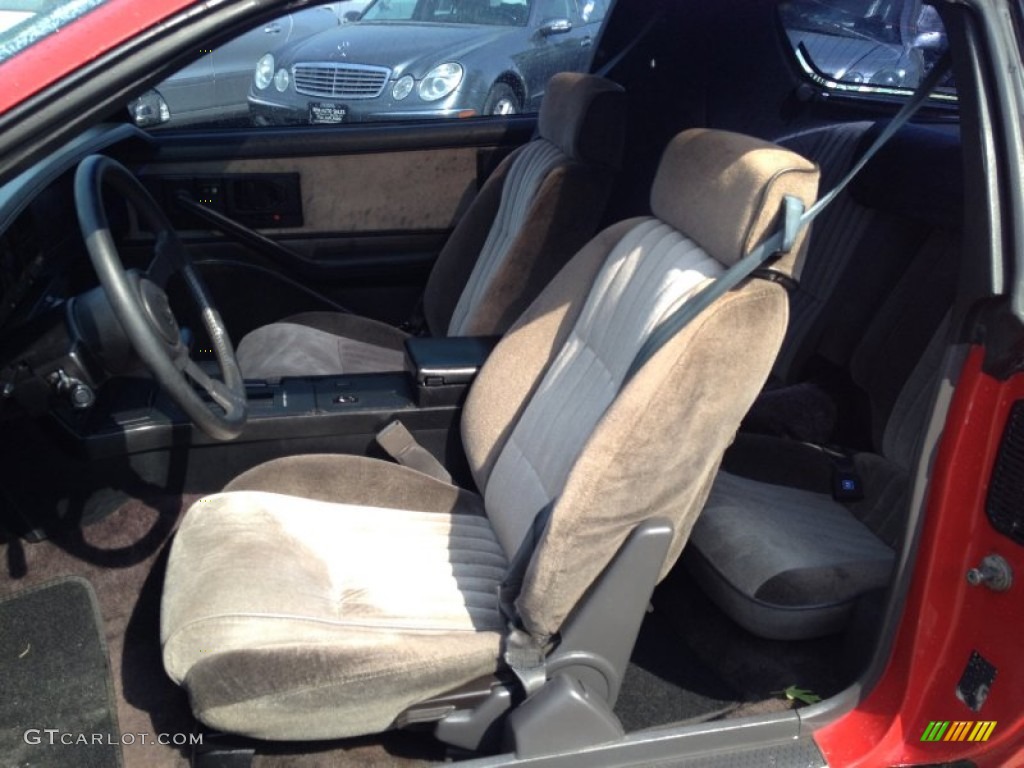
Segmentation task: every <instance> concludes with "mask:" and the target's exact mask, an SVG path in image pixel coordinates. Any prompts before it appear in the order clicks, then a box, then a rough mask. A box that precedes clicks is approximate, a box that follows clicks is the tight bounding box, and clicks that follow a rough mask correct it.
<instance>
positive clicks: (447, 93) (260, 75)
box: [129, 0, 608, 130]
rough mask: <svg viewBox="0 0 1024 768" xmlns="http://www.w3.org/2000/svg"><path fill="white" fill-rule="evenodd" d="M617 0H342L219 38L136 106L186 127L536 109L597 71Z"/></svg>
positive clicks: (160, 122) (136, 114)
mask: <svg viewBox="0 0 1024 768" xmlns="http://www.w3.org/2000/svg"><path fill="white" fill-rule="evenodd" d="M607 4H608V0H583V2H582V3H581V4H580V5H579V6H578V5H577V0H337V1H336V2H331V3H326V4H323V5H320V6H316V7H311V8H305V9H303V10H300V11H296V12H294V13H290V14H288V15H286V16H283V17H281V18H279V19H276V20H274V21H272V22H269V23H266V24H263V25H260V26H259V27H257V28H256V29H253V30H250V31H249V32H246V33H245V34H243V35H241V36H239V37H237V38H235V39H234V40H232V41H231V42H229V43H227V44H225V45H221V46H217V47H211V48H200V51H199V54H200V55H199V56H198V58H197V59H196V60H195V61H194V62H193V63H192V64H190V65H189V66H188V67H185V68H184V69H183V70H181V71H179V72H177V73H175V74H174V75H172V76H171V77H169V78H167V79H166V80H164V81H163V82H161V83H159V84H158V85H157V86H156V87H155V88H154V89H152V90H150V91H148V92H146V93H145V94H143V95H142V96H141V97H139V98H138V99H136V100H135V101H133V102H132V103H131V104H130V105H129V111H130V113H131V115H132V117H133V119H134V120H135V122H136V123H137V124H138V125H140V126H143V127H150V128H156V129H160V130H165V129H174V128H192V127H203V128H216V127H224V128H228V127H251V126H257V127H260V126H277V125H338V124H347V123H375V122H394V121H424V120H436V119H450V120H461V119H467V118H479V117H487V116H489V115H510V114H515V113H519V112H535V111H537V109H539V106H540V99H541V98H542V96H543V93H544V88H545V86H546V84H547V81H548V80H549V79H550V78H551V77H552V76H553V75H555V74H557V73H558V72H561V71H586V70H588V69H589V68H590V59H591V56H592V55H593V51H594V50H596V48H597V46H596V45H593V44H592V42H593V41H592V40H591V39H590V38H592V37H593V35H594V33H595V27H592V26H588V25H589V24H590V23H592V22H598V21H600V20H601V18H603V16H604V14H605V12H606V6H607Z"/></svg>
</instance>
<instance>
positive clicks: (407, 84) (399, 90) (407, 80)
mask: <svg viewBox="0 0 1024 768" xmlns="http://www.w3.org/2000/svg"><path fill="white" fill-rule="evenodd" d="M415 84H416V81H415V80H413V79H412V75H403V76H402V77H400V78H398V80H397V81H396V82H395V87H394V88H392V89H391V98H393V99H394V100H395V101H401V100H402V99H404V98H405V97H406V96H408V95H409V94H410V93H412V87H413V85H415Z"/></svg>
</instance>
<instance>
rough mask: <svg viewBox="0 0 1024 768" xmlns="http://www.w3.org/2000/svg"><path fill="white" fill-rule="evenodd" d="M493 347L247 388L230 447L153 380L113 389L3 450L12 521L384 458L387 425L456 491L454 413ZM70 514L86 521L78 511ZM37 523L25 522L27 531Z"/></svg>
mask: <svg viewBox="0 0 1024 768" xmlns="http://www.w3.org/2000/svg"><path fill="white" fill-rule="evenodd" d="M496 342H497V339H496V338H452V339H443V338H442V339H426V338H411V339H409V340H408V341H407V354H406V370H404V371H395V372H387V373H369V374H345V375H340V376H320V377H303V376H298V377H286V378H282V379H277V380H250V381H246V395H247V398H248V412H249V415H248V421H247V423H246V426H245V429H244V431H243V432H242V434H241V435H240V436H239V437H238V438H236V439H235V440H232V441H230V442H219V441H216V440H213V439H211V438H210V437H208V436H207V435H205V434H204V433H202V432H201V431H200V430H199V429H197V428H196V427H195V426H194V425H193V424H192V423H191V421H190V420H189V419H188V418H187V417H186V416H185V414H184V412H182V411H181V409H179V408H178V407H177V405H176V404H175V403H174V402H172V401H171V400H170V398H168V397H167V395H166V393H165V392H163V391H162V390H161V389H160V388H159V387H158V386H157V385H156V384H155V382H154V381H153V380H152V379H150V378H148V377H141V376H140V377H138V378H129V377H124V378H120V379H115V380H111V381H109V382H107V383H106V384H105V385H104V386H103V388H102V389H101V390H100V391H99V393H98V397H97V399H96V402H95V404H94V405H93V406H92V407H91V408H89V409H86V410H74V409H73V408H71V407H69V406H68V405H67V404H65V403H60V404H57V405H55V406H54V408H53V410H52V411H51V415H52V416H53V418H52V419H48V420H45V423H43V424H42V426H43V427H44V429H43V430H40V429H39V425H38V423H32V424H29V423H26V424H25V425H23V431H22V433H21V434H19V435H17V436H12V437H13V439H11V440H8V441H6V446H7V447H6V448H4V449H3V451H2V452H4V453H7V454H8V455H6V456H2V457H0V459H2V460H3V461H5V462H6V466H7V467H8V468H10V469H11V471H12V477H18V478H22V479H24V480H25V483H24V488H23V491H24V493H21V492H20V491H19V488H17V487H13V486H14V485H17V486H19V487H20V486H21V485H22V483H17V484H12V485H10V486H8V491H9V495H10V496H11V497H12V498H13V499H15V500H16V506H17V507H18V508H20V509H19V510H18V511H17V514H18V516H20V517H23V518H24V517H26V516H27V517H30V518H33V520H34V519H35V518H36V517H37V514H38V515H42V516H44V517H46V518H50V517H51V516H52V514H53V512H52V509H53V508H62V507H66V506H68V505H69V504H72V503H77V502H72V499H73V498H84V497H86V496H89V494H92V493H94V491H92V490H90V491H87V490H86V489H87V488H94V489H95V493H100V494H101V495H109V494H108V491H109V489H110V488H111V487H114V488H116V489H119V490H122V491H123V492H124V493H125V494H127V495H131V496H136V497H139V496H144V495H146V494H150V493H210V492H213V491H216V490H219V489H220V488H221V487H223V486H224V485H225V484H226V483H227V482H228V481H229V480H231V479H232V478H233V477H235V476H236V475H238V474H239V473H241V472H243V471H245V470H246V469H249V468H250V467H253V466H255V465H256V464H259V463H261V462H264V461H269V460H271V459H274V458H278V457H281V456H288V455H295V454H308V453H347V454H357V455H369V456H376V457H378V458H382V459H386V456H385V454H384V453H383V452H382V451H381V450H380V449H379V448H378V446H377V445H376V442H375V437H376V435H377V433H378V432H379V431H380V430H381V429H382V428H383V427H385V426H386V425H388V424H390V423H391V422H392V421H395V420H398V421H400V422H401V423H402V424H403V425H404V426H405V427H406V428H407V429H408V430H409V431H410V432H411V433H412V434H413V436H414V437H415V438H416V440H417V441H418V442H419V443H420V444H421V445H422V446H423V447H424V448H426V449H427V450H428V451H430V453H432V454H433V455H434V456H435V457H436V458H437V459H438V460H439V461H441V462H442V464H444V465H445V466H446V467H448V469H449V471H450V472H451V474H452V476H453V478H454V481H455V482H457V483H460V484H462V485H467V484H468V485H471V484H472V479H471V477H470V475H469V471H468V467H467V465H466V462H465V458H464V455H463V451H462V441H461V436H460V433H459V421H460V416H461V411H462V403H463V401H464V400H465V398H466V395H467V394H468V392H469V387H470V384H471V383H472V380H473V378H474V377H475V375H476V373H477V371H478V370H479V369H480V367H481V366H482V365H483V363H484V361H485V360H486V358H487V355H488V354H489V353H490V351H491V349H493V347H494V345H495V343H496ZM210 407H211V408H212V407H217V406H214V405H213V404H212V403H211V404H210ZM388 460H390V459H388ZM54 476H59V477H61V478H62V482H60V483H59V484H58V485H59V486H61V487H60V488H57V487H54V486H55V484H54V483H53V480H52V478H53V477H54ZM43 477H49V478H50V480H49V481H48V482H49V486H50V487H49V488H45V487H44V489H43V490H42V491H40V485H43V486H45V482H42V478H43ZM65 486H66V487H65ZM50 491H52V493H50ZM51 496H52V497H53V498H51ZM17 497H20V499H18V498H17ZM82 503H83V505H85V506H88V504H89V503H91V502H88V503H86V502H82ZM47 510H51V511H47ZM65 514H66V513H64V512H61V513H60V515H61V516H64V515H65ZM74 514H76V515H77V516H79V517H83V518H84V517H90V516H94V515H92V514H91V513H87V512H85V511H82V510H79V511H77V512H74ZM33 520H29V521H27V522H28V523H29V524H30V525H32V526H33V527H35V525H34V522H33Z"/></svg>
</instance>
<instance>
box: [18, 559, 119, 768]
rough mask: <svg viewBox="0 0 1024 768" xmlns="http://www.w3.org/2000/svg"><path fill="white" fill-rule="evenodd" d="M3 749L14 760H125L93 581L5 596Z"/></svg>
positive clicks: (72, 763)
mask: <svg viewBox="0 0 1024 768" xmlns="http://www.w3.org/2000/svg"><path fill="white" fill-rule="evenodd" d="M0 680H3V696H2V697H0V754H2V755H3V756H4V758H5V759H6V760H7V761H8V764H10V765H30V766H33V768H36V767H38V768H65V766H66V767H67V768H72V767H74V768H107V767H108V766H120V765H121V747H120V732H119V731H118V727H117V715H116V709H115V699H114V695H113V684H112V682H111V678H110V667H109V662H108V658H107V648H106V643H105V641H104V639H103V635H102V633H101V619H100V614H99V609H98V607H97V602H96V596H95V595H94V594H93V591H92V587H90V586H89V582H87V581H85V580H84V579H79V578H74V577H72V578H66V579H62V580H61V581H58V582H54V583H51V584H47V585H44V586H40V587H35V588H32V589H27V590H24V591H22V592H19V593H17V594H15V595H13V596H11V597H5V598H0Z"/></svg>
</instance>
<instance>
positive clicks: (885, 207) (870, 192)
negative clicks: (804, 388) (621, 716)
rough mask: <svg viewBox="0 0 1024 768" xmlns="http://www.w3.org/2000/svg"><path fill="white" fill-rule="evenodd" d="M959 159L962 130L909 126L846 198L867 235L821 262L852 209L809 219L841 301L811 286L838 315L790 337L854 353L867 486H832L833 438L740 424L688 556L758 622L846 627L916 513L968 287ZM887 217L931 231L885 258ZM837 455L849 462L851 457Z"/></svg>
mask: <svg viewBox="0 0 1024 768" xmlns="http://www.w3.org/2000/svg"><path fill="white" fill-rule="evenodd" d="M803 151H805V152H807V151H808V150H807V149H806V148H804V150H803ZM811 156H812V159H814V160H817V161H819V162H821V161H822V158H821V157H820V155H819V156H818V157H814V156H813V153H811ZM826 162H827V160H826ZM959 163H960V159H959V141H958V138H957V137H956V136H955V135H953V134H951V133H949V132H946V131H934V130H931V129H922V128H918V127H908V128H906V129H904V130H903V131H901V132H900V134H898V135H897V136H896V137H895V138H894V140H893V142H892V143H890V144H889V145H887V147H886V149H885V150H884V151H883V152H881V153H879V155H878V156H877V157H876V158H875V159H874V160H873V161H872V163H871V164H870V165H869V167H868V168H866V169H865V170H864V172H863V174H862V175H861V176H860V177H858V179H857V181H856V183H855V184H854V185H853V186H852V188H851V190H850V193H849V194H850V198H851V199H850V200H849V201H848V204H847V210H850V209H852V210H853V211H854V212H855V213H854V215H855V216H857V218H858V220H859V221H860V222H862V224H861V225H859V233H858V236H857V238H856V242H855V243H853V244H852V245H850V246H849V247H847V248H846V249H844V252H843V253H841V254H839V255H838V256H836V255H834V254H831V257H832V258H834V259H835V263H831V264H822V263H819V262H816V261H815V259H818V260H827V259H829V258H830V253H829V252H828V251H827V250H824V251H823V250H822V249H821V247H820V243H821V242H826V243H828V242H835V240H836V237H837V235H836V232H837V231H847V230H848V229H849V227H850V224H849V222H847V221H844V220H843V218H842V217H832V218H831V219H830V220H824V221H822V222H820V226H817V228H816V229H815V231H814V233H813V234H812V238H813V239H812V243H811V248H810V252H809V255H808V259H807V265H806V267H805V277H806V275H807V274H808V271H809V272H810V274H811V275H812V277H813V276H814V275H815V274H817V275H818V276H819V277H820V276H822V275H824V274H825V273H829V272H831V273H832V276H831V277H828V279H827V280H822V281H821V282H819V283H817V284H818V285H824V284H826V283H827V282H828V281H831V283H832V290H831V296H830V297H829V298H828V301H820V300H819V299H820V297H819V296H813V297H810V299H809V300H808V304H810V303H816V304H817V306H816V307H815V308H814V315H815V316H816V317H817V318H818V323H817V324H816V325H817V327H821V326H822V325H824V326H825V330H824V331H823V332H820V333H819V332H817V331H815V330H811V329H803V330H801V329H798V330H797V331H796V332H795V333H794V335H793V336H792V337H791V339H792V343H795V344H806V343H807V339H808V335H809V334H811V333H817V335H816V341H817V343H816V346H815V347H814V356H815V357H816V358H821V359H824V360H826V361H827V362H828V363H829V364H832V365H837V366H843V367H844V368H845V370H846V375H847V376H848V378H849V382H850V388H849V389H850V391H851V392H855V393H857V395H858V397H857V398H854V399H852V400H851V399H850V398H849V397H846V398H844V399H843V400H842V401H841V402H838V403H836V408H837V409H838V410H844V409H846V410H852V411H854V413H855V415H856V416H857V417H860V418H861V419H862V420H863V421H864V422H865V423H866V424H869V425H870V429H869V430H865V431H866V432H867V436H866V437H865V440H866V442H867V443H868V445H867V447H868V450H861V451H857V452H851V453H850V454H849V459H848V460H849V461H851V462H852V466H853V467H854V468H855V470H856V474H857V475H859V476H860V478H861V480H862V484H863V489H864V498H863V499H862V500H860V501H855V502H845V503H841V502H840V501H837V500H835V499H834V498H833V495H832V488H833V481H834V474H835V468H836V466H837V461H836V460H835V459H834V458H833V457H832V456H831V455H830V453H829V452H828V451H826V450H824V449H822V448H821V447H819V446H816V445H812V444H808V443H804V442H799V441H796V440H792V439H788V438H785V437H780V436H772V435H763V434H760V435H759V434H743V433H741V435H740V436H739V437H738V439H737V441H736V443H735V444H734V446H733V448H732V449H730V451H729V453H728V454H727V455H726V459H725V461H724V462H723V468H722V471H721V472H720V473H719V475H718V477H717V478H716V480H715V484H714V487H713V489H712V491H711V494H710V496H709V498H708V502H707V505H706V506H705V509H704V511H703V513H702V514H701V517H700V518H699V519H698V521H697V523H696V525H695V527H694V529H693V532H692V534H691V536H690V541H689V545H688V547H687V551H686V553H685V555H684V558H683V562H684V563H685V565H686V567H687V569H688V570H689V571H690V572H691V573H692V574H693V575H694V577H695V578H696V580H697V581H698V583H699V584H700V585H701V586H702V588H703V589H704V590H705V592H706V593H707V594H708V595H709V596H710V597H711V598H712V599H713V600H714V601H715V602H716V603H717V604H718V605H719V606H720V607H721V608H722V609H723V610H724V611H725V612H726V613H727V614H728V615H730V616H731V617H732V618H733V619H734V620H735V621H736V622H737V623H739V624H740V625H741V626H743V627H745V628H746V629H748V630H750V631H751V632H753V633H755V634H757V635H760V636H763V637H767V638H772V639H798V638H810V637H817V636H821V635H825V634H829V633H832V632H835V631H839V630H841V629H842V628H843V627H844V626H845V625H846V623H847V622H848V620H849V616H850V614H851V612H852V610H853V607H854V606H855V604H856V602H857V600H858V599H859V598H860V597H861V596H863V595H866V594H868V593H870V592H872V591H877V590H881V589H884V588H885V587H886V586H887V585H888V583H889V579H890V575H891V571H892V567H893V563H894V562H895V551H896V549H897V548H898V546H899V541H900V538H901V536H902V532H903V528H904V512H905V507H906V493H907V490H908V484H909V483H908V478H909V473H910V470H911V467H912V462H913V460H914V457H915V455H916V450H917V440H918V438H919V436H920V434H921V432H922V430H923V427H924V423H925V420H926V419H927V416H928V406H929V405H930V402H931V397H930V395H931V392H932V391H933V388H934V385H935V378H936V372H937V370H938V366H939V364H940V362H941V359H942V353H943V350H944V347H945V344H944V342H945V336H946V327H945V322H944V320H943V318H944V317H945V315H946V312H947V310H948V307H949V306H950V304H951V302H952V297H953V293H954V288H955V276H956V269H957V262H958V257H959V236H958V225H959V223H960V220H961V217H962V199H961V198H962V185H961V184H960V182H959V179H960V178H961V168H960V164H959ZM830 175H831V174H830ZM940 176H942V177H944V178H942V179H939V178H938V177H940ZM949 177H952V178H951V179H950V178H949ZM868 202H870V204H871V205H870V207H868V206H867V205H865V204H866V203H868ZM858 207H859V208H862V209H864V210H858ZM864 222H867V223H864ZM869 225H870V226H869ZM900 230H902V231H900ZM881 232H884V233H889V235H890V236H891V237H892V239H893V241H894V242H896V243H901V244H902V243H907V242H919V245H918V247H916V248H914V249H913V250H912V251H911V253H912V258H911V259H909V266H907V262H908V259H907V256H906V255H901V254H897V256H898V258H896V263H893V262H892V260H891V259H890V256H889V255H885V256H884V257H882V258H880V257H879V254H880V253H882V254H886V253H887V252H889V251H890V250H891V248H890V247H882V248H880V247H879V245H880V242H879V236H880V233H881ZM882 245H886V244H885V243H883V244H882ZM889 245H891V243H889ZM844 260H845V262H846V263H845V264H843V263H842V262H843V261H844ZM894 272H897V273H898V272H902V274H901V276H900V277H899V280H898V281H897V282H896V287H895V289H893V290H892V291H891V292H889V294H888V296H886V297H884V298H879V297H878V295H879V294H880V291H879V290H878V286H879V284H880V283H881V282H883V281H882V280H881V279H880V277H879V275H883V276H884V275H891V274H893V273H894ZM891 284H892V282H890V285H891ZM805 286H806V283H802V284H801V289H800V291H798V292H797V294H796V296H795V297H794V304H797V303H799V302H800V300H801V299H800V292H801V291H803V290H804V288H805ZM876 300H877V301H879V302H880V305H879V306H878V307H877V308H876V309H874V310H871V312H872V315H871V316H870V319H868V318H864V319H863V320H862V321H859V319H858V315H863V314H864V313H863V312H861V311H860V310H859V308H858V307H857V306H855V305H858V302H861V301H864V302H866V303H868V304H869V305H870V304H871V303H872V302H874V301H876ZM843 307H849V309H847V310H844V309H843ZM854 309H857V312H854ZM798 317H799V314H798ZM829 319H831V320H832V322H828V320H829ZM823 321H825V322H823ZM858 322H861V325H860V327H858ZM864 325H866V326H867V327H866V331H863V330H861V329H862V328H863V327H864ZM858 333H860V334H861V335H860V338H857V335H858ZM922 350H923V353H922ZM797 357H798V355H793V356H791V357H790V358H789V359H790V360H796V359H797ZM858 401H859V402H858ZM847 415H849V414H847ZM844 454H845V452H842V453H840V455H844ZM838 463H839V465H840V466H845V460H843V461H840V462H838Z"/></svg>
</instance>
